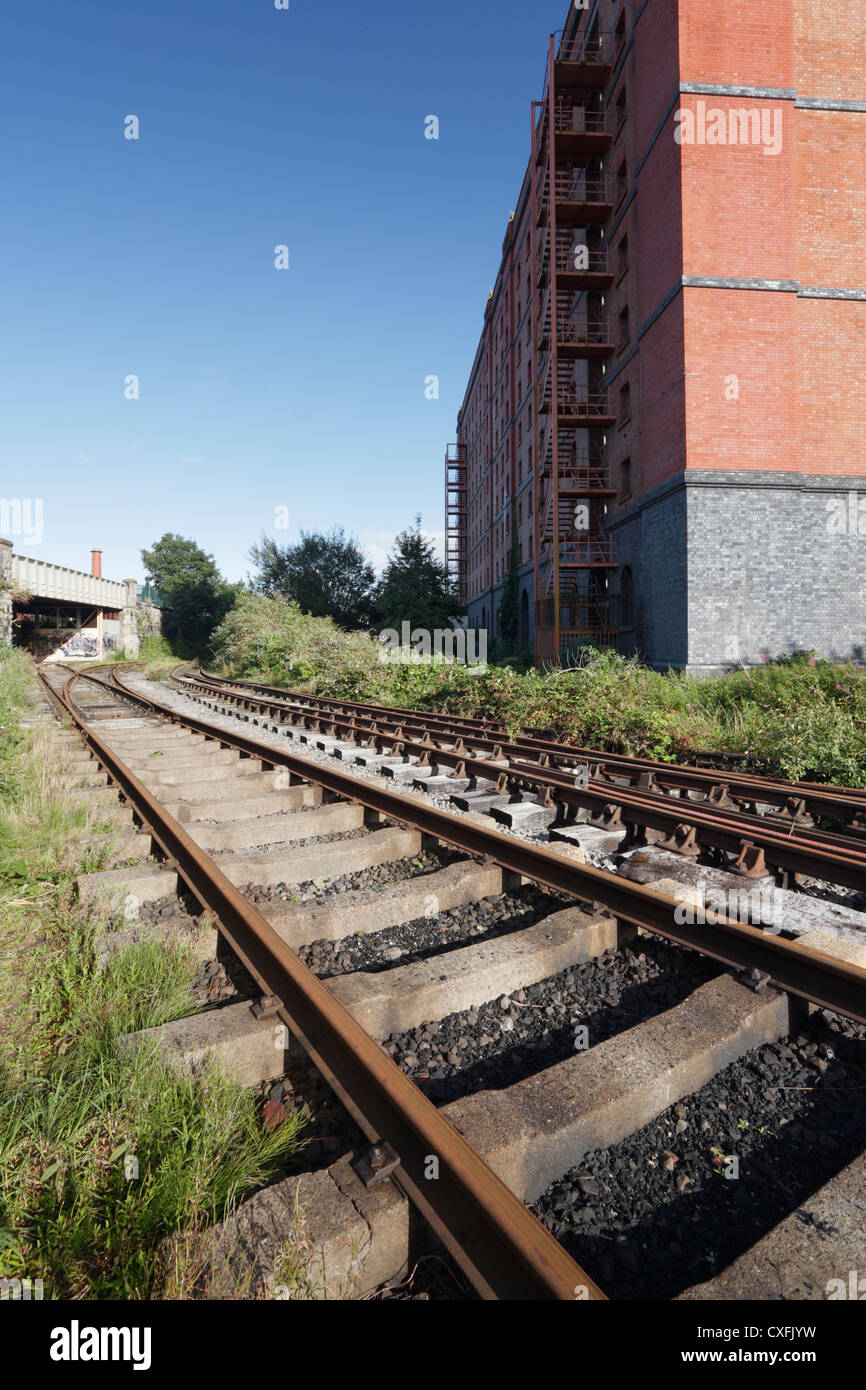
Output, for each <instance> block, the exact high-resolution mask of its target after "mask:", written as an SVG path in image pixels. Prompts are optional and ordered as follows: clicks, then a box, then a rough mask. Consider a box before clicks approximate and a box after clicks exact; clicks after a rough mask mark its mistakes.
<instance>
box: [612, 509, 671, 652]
mask: <svg viewBox="0 0 866 1390" xmlns="http://www.w3.org/2000/svg"><path fill="white" fill-rule="evenodd" d="M609 529H610V530H611V533H612V535H613V538H614V554H615V555H616V560H617V571H616V574H615V575H614V577H613V578H612V580H611V592H612V593H621V585H622V572H623V569H624V568H625V567H626V566H628V568H629V569H630V570H631V573H632V582H633V591H634V616H633V624H632V626H631V627H628V628H626V629H625V630H624V631H623V632H622V633H621V635H620V643H619V649H620V651H621V652H622V654H623V655H624V656H640V657H641V659H642V660H644V661H649V662H651V663H652V665H654V666H660V667H662V668H666V667H668V666H675V667H678V666H682V665H684V664H685V660H686V649H687V616H688V606H687V598H686V595H687V550H686V536H687V524H686V493H685V489H684V488H683V486H682V484H680V485H679V486H678V487H665V488H657V489H656V490H655V493H652V494H648V496H647V497H645V498H643V499H642V500H641V502H640V503H639V504H638V505H636V506H635V507H632V508H630V509H629V510H627V511H625V512H620V513H619V514H618V516H617V518H616V520H615V521H614V522H613V523H612V525H611V526H610V528H609Z"/></svg>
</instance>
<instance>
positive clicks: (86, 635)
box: [27, 627, 117, 661]
mask: <svg viewBox="0 0 866 1390" xmlns="http://www.w3.org/2000/svg"><path fill="white" fill-rule="evenodd" d="M27 645H28V646H29V647H30V650H31V651H32V652H33V653H34V655H35V656H37V657H39V658H40V660H44V659H45V657H47V656H54V657H56V658H57V659H58V660H60V659H62V658H64V657H68V658H69V660H70V661H89V660H93V661H95V660H96V658H97V657H98V656H99V642H98V639H97V636H96V629H95V628H93V629H85V630H84V631H83V632H82V631H79V629H78V628H69V627H66V628H64V627H52V628H39V629H37V630H36V631H35V632H33V633H31V634H29V635H28V641H27ZM116 650H117V638H116V637H109V636H104V637H103V639H102V653H103V656H107V655H108V653H109V652H113V651H116Z"/></svg>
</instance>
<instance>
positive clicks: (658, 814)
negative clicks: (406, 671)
mask: <svg viewBox="0 0 866 1390" xmlns="http://www.w3.org/2000/svg"><path fill="white" fill-rule="evenodd" d="M188 683H189V684H193V685H194V684H195V683H194V682H188ZM206 693H214V692H213V691H207V692H206ZM264 703H265V705H266V707H267V702H264ZM329 727H333V728H334V729H335V730H336V729H337V728H342V729H343V730H344V731H345V732H347V733H349V734H352V733H356V732H357V730H356V729H355V726H354V724H353V723H352V722H351V721H343V720H340V719H338V718H332V719H330V720H329ZM366 738H367V741H368V742H370V743H372V744H373V745H374V746H375V747H377V748H384V747H389V748H390V749H391V751H392V752H394V753H398V754H400V755H405V756H415V757H417V758H418V759H419V760H420V764H421V765H424V764H428V765H429V763H430V762H431V760H434V759H435V762H436V763H437V764H438V765H439V766H442V767H450V768H452V769H454V771H455V772H457V773H458V775H462V776H469V777H476V778H484V779H486V780H488V781H491V780H492V781H496V782H497V783H498V785H499V789H500V790H501V791H502V792H503V794H505V793H506V792H514V793H516V792H518V791H521V790H525V791H530V792H536V793H540V795H541V797H542V804H547V805H554V804H558V805H559V806H560V807H561V808H562V809H563V811H564V813H565V815H566V816H567V815H568V814H569V812H572V813H573V812H574V811H589V812H590V814H592V815H594V816H595V817H596V818H607V820H608V821H610V819H611V817H613V821H612V822H611V823H612V824H616V823H617V822H618V823H619V824H621V825H624V826H625V827H626V828H628V827H633V828H634V829H635V830H636V831H641V832H642V831H646V830H647V829H651V830H657V831H660V832H662V834H664V835H666V836H667V837H668V843H669V847H671V848H678V849H679V848H681V847H682V846H683V845H687V844H688V841H689V838H690V836H691V835H692V834H693V837H694V839H695V840H697V841H699V842H700V843H701V844H702V845H705V846H707V847H709V848H711V849H715V850H721V851H723V852H725V853H730V854H734V855H736V856H739V855H741V854H742V852H743V850H744V849H749V850H752V849H754V850H756V851H760V852H761V853H762V854H763V855H764V857H765V859H766V860H767V861H768V862H769V863H770V864H771V865H772V866H773V867H775V868H776V869H779V870H780V871H782V872H784V873H788V874H798V873H799V874H802V873H809V874H812V875H813V876H814V877H815V878H819V879H823V880H826V881H827V882H831V883H837V884H842V885H843V886H845V887H848V888H853V889H855V890H856V891H859V892H862V891H864V889H866V845H864V843H863V841H862V840H856V839H854V838H852V837H847V836H839V835H834V834H832V833H831V832H825V831H811V832H810V831H809V830H805V829H802V828H800V827H798V826H797V824H796V821H794V820H792V821H791V823H790V826H789V827H788V826H779V825H774V824H772V823H771V824H770V825H769V826H768V824H767V821H766V818H764V817H761V816H751V815H749V814H747V813H745V812H742V811H739V810H738V809H736V808H724V807H722V808H719V809H718V810H714V809H712V804H711V803H709V802H697V801H687V802H683V801H676V800H672V799H671V798H669V797H666V796H664V795H663V794H661V793H653V792H646V791H642V790H640V789H634V788H628V789H627V788H623V787H620V786H617V785H615V784H613V783H607V782H600V783H599V782H596V783H594V782H593V781H592V780H591V781H590V782H589V784H588V785H587V786H580V787H578V786H575V785H574V784H573V782H572V780H571V779H570V778H568V777H567V776H566V775H565V774H563V773H561V772H560V771H558V770H557V769H553V768H540V767H538V766H537V765H535V764H531V763H526V764H521V763H511V764H509V766H508V767H502V768H497V767H496V766H495V764H492V763H491V762H490V761H487V760H485V759H482V758H472V757H471V756H470V754H469V753H468V752H466V751H463V750H460V749H457V748H452V749H443V748H437V747H435V745H433V744H432V743H431V741H430V740H429V739H426V740H423V741H418V742H416V741H413V740H412V739H410V738H407V737H406V735H405V733H401V731H400V730H396V731H395V732H394V733H388V732H387V731H385V730H382V729H380V730H379V731H378V732H377V733H375V734H372V733H370V734H368V735H366ZM355 780H357V779H355ZM765 872H766V870H765V869H763V868H761V866H760V864H758V866H757V867H756V868H755V869H754V870H752V871H751V872H750V873H749V876H750V877H759V876H762V874H763V873H765Z"/></svg>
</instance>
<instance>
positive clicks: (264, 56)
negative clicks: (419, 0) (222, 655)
mask: <svg viewBox="0 0 866 1390" xmlns="http://www.w3.org/2000/svg"><path fill="white" fill-rule="evenodd" d="M290 5H291V7H290V9H289V10H276V9H275V8H274V3H273V0H207V3H206V2H205V0H147V3H144V4H127V3H124V0H101V2H100V3H95V0H75V3H72V0H63V2H62V3H61V0H29V3H21V2H20V0H19V3H17V4H8V5H6V6H4V7H3V14H2V18H0V52H2V56H0V127H2V133H0V179H2V190H3V205H4V210H3V213H2V217H0V301H2V306H3V309H2V318H3V328H2V333H0V461H2V469H0V496H2V497H5V498H15V497H20V498H34V499H35V498H41V499H43V502H44V518H45V519H44V539H43V540H42V543H41V544H39V545H34V544H32V543H29V542H28V541H27V540H26V539H24V538H23V537H21V536H13V537H12V539H13V541H14V543H15V549H16V550H17V551H19V552H20V553H23V554H30V555H35V556H38V557H39V558H42V559H45V560H50V561H53V562H55V563H58V564H65V565H69V566H70V567H72V568H76V569H88V568H89V562H90V550H91V548H92V547H100V548H101V549H102V551H103V572H104V573H105V574H106V575H108V576H109V577H111V578H123V577H126V576H131V575H136V576H137V577H139V578H140V577H141V576H142V573H143V569H142V564H141V559H140V551H141V548H142V547H143V546H148V545H150V544H151V543H152V542H153V541H154V540H156V539H157V538H158V537H159V536H161V535H162V534H163V533H164V532H165V531H175V532H180V533H181V534H183V535H186V536H192V537H193V538H194V539H195V540H196V541H198V543H199V544H200V545H202V546H203V547H204V548H205V549H206V550H209V551H211V552H213V554H214V555H215V557H216V559H217V562H218V564H219V565H220V567H221V568H222V569H223V571H224V572H225V573H226V574H227V576H228V577H229V578H232V579H236V578H240V577H241V576H242V575H244V574H245V573H246V571H247V569H248V568H249V564H248V560H247V552H248V549H249V546H250V544H251V543H252V542H253V541H255V540H256V539H257V538H258V537H259V535H260V534H261V532H262V531H265V532H267V533H269V534H271V535H274V536H275V538H276V539H277V540H280V541H285V540H293V539H295V538H296V537H297V534H298V531H299V530H300V529H301V528H303V529H305V530H313V529H327V528H328V527H330V526H331V525H332V524H335V523H336V524H342V525H344V526H345V527H346V529H347V531H351V532H353V533H354V534H355V535H357V536H358V537H359V539H360V540H361V542H362V544H363V545H364V546H365V548H366V549H367V550H368V553H369V554H370V556H371V558H373V559H374V560H375V561H376V563H377V564H379V563H381V560H382V558H383V556H384V552H385V550H386V549H387V547H388V545H389V544H390V542H391V540H392V538H393V536H394V534H395V533H396V532H397V531H399V530H401V529H403V528H404V527H406V526H407V525H409V524H410V523H411V521H412V519H413V517H414V515H415V513H416V512H419V511H420V512H421V514H422V517H423V523H422V524H423V528H424V530H425V531H428V532H430V533H436V534H437V535H438V536H441V532H442V528H443V457H444V451H445V446H446V444H447V443H448V442H449V441H450V440H452V439H453V438H454V434H455V426H456V413H457V408H458V406H459V404H460V400H461V397H462V393H463V390H464V387H465V384H466V379H467V376H468V372H469V368H470V366H471V363H472V358H473V355H474V352H475V347H476V344H477V340H478V335H479V332H480V329H481V324H482V314H483V309H484V304H485V301H486V298H487V294H488V291H489V289H490V287H491V285H492V283H493V280H494V277H495V274H496V269H497V264H498V257H499V249H500V246H501V241H502V237H503V235H504V232H505V227H506V221H507V217H508V214H509V212H510V211H511V209H512V208H513V207H514V203H515V201H516V198H517V196H518V193H519V189H520V182H521V179H522V175H523V171H524V167H525V162H526V158H527V155H528V148H529V130H530V114H529V102H530V100H531V99H532V98H534V97H538V96H540V94H541V92H540V88H541V85H542V81H543V76H544V63H545V57H546V42H547V35H548V33H549V32H551V31H552V30H554V29H557V28H560V27H561V25H562V23H563V21H564V19H565V14H566V10H567V4H566V3H565V0H440V3H438V4H435V5H432V4H431V5H407V4H406V3H405V0H402V3H398V2H397V0H367V3H364V4H357V3H349V0H342V2H341V3H336V4H326V3H323V0H290ZM129 115H135V116H138V118H139V120H140V138H139V139H138V140H137V141H134V140H127V139H125V138H124V119H125V117H127V116H129ZM428 115H436V116H438V118H439V121H440V138H439V140H438V141H433V140H426V139H425V138H424V120H425V117H426V116H428ZM278 244H285V245H287V246H288V247H289V252H290V268H289V269H288V270H287V271H278V270H276V269H275V268H274V247H275V246H276V245H278ZM130 374H135V375H136V376H138V378H139V381H140V398H139V399H138V400H137V401H136V400H126V399H125V398H124V380H125V378H126V377H127V376H129V375H130ZM430 374H435V375H437V376H438V377H439V380H440V397H439V399H438V400H427V399H425V394H424V382H425V378H426V377H427V376H428V375H430ZM281 506H285V507H288V509H289V528H288V530H278V529H277V530H275V529H274V517H275V508H277V507H281Z"/></svg>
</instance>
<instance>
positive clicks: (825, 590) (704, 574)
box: [469, 469, 866, 674]
mask: <svg viewBox="0 0 866 1390" xmlns="http://www.w3.org/2000/svg"><path fill="white" fill-rule="evenodd" d="M609 530H610V532H611V534H612V536H613V538H614V547H615V554H616V558H617V566H618V568H617V570H616V573H615V575H614V576H613V577H612V581H611V592H612V593H614V594H615V593H617V592H620V586H621V583H622V573H623V568H624V567H625V566H628V567H629V568H630V569H631V573H632V581H633V589H634V616H633V624H632V626H631V627H629V628H627V629H626V630H624V631H623V632H622V634H621V636H620V651H622V652H623V654H624V655H638V656H639V657H641V659H642V660H644V661H647V662H648V663H649V664H650V665H652V666H655V667H657V668H659V669H661V670H664V669H666V668H667V667H669V666H670V667H674V668H675V669H679V670H687V671H690V672H693V673H694V674H702V673H711V672H716V671H722V670H725V669H727V668H729V667H731V666H734V665H739V664H743V665H745V666H751V665H759V664H760V663H761V662H762V661H763V660H765V659H766V658H768V657H776V656H783V655H789V654H790V653H791V652H794V651H797V650H808V651H814V652H816V653H817V655H818V656H821V657H826V658H827V659H829V660H832V661H847V660H851V661H856V662H866V473H864V476H862V477H850V476H846V475H844V474H838V475H836V476H832V477H825V476H820V475H817V474H807V473H772V472H769V471H754V472H753V471H751V470H745V469H743V470H737V471H732V470H729V469H724V470H723V469H701V470H688V471H687V472H686V473H681V474H679V475H678V476H677V477H676V478H673V479H671V480H670V481H668V482H666V483H664V484H662V485H661V486H660V487H658V488H655V489H654V490H653V491H652V492H650V493H647V494H645V495H644V496H643V497H641V498H640V499H639V501H638V502H636V503H635V504H634V505H633V506H630V507H621V508H620V509H619V510H618V512H617V513H616V515H615V516H614V517H612V519H611V521H610V524H609ZM520 589H521V593H523V591H524V590H526V592H527V593H528V597H529V607H530V620H531V624H532V628H533V640H534V626H535V604H534V594H533V575H532V570H531V569H528V570H527V571H526V572H525V573H524V574H522V575H521V580H520ZM501 597H502V593H501V584H498V585H497V586H496V589H495V591H494V593H493V596H492V599H491V594H490V591H489V590H488V591H487V593H486V594H484V595H482V596H481V597H479V598H478V599H476V600H474V601H473V602H472V603H471V604H470V607H469V623H470V626H480V625H481V614H482V609H483V608H486V610H487V623H488V628H491V627H493V626H494V625H493V623H491V617H490V615H491V609H492V610H493V612H494V613H495V611H496V610H497V609H498V606H499V603H500V601H501ZM493 635H494V634H491V640H492V638H493Z"/></svg>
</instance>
